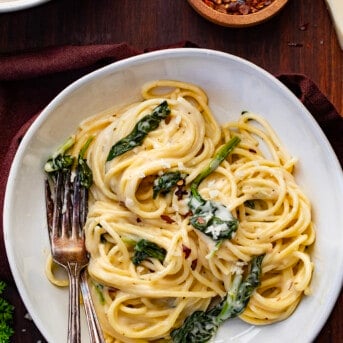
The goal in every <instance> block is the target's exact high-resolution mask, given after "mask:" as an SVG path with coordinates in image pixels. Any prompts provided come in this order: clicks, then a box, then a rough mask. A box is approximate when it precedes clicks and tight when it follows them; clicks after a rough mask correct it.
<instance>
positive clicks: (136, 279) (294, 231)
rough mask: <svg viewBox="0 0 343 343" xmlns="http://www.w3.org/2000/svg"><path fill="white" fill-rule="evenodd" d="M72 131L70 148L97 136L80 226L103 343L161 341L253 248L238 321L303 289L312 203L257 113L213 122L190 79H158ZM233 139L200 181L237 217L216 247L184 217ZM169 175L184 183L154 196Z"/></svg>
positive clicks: (260, 317)
mask: <svg viewBox="0 0 343 343" xmlns="http://www.w3.org/2000/svg"><path fill="white" fill-rule="evenodd" d="M164 100H167V102H168V105H169V108H170V115H169V116H168V117H167V118H166V119H165V120H162V121H161V122H160V124H159V125H158V127H157V128H156V129H154V130H153V131H151V132H149V133H148V134H147V136H146V137H145V139H144V141H143V143H142V144H140V145H139V146H136V147H134V148H133V149H131V150H129V151H127V152H125V153H124V154H122V155H120V156H117V157H115V158H114V159H112V160H110V161H107V156H108V152H109V150H110V148H111V146H112V145H113V144H114V143H116V142H118V141H119V140H120V139H122V138H123V137H125V136H126V135H128V134H129V133H130V132H131V131H132V130H133V128H134V126H135V124H136V123H137V122H138V121H139V120H140V119H142V118H143V117H144V116H146V115H147V114H149V113H151V111H152V110H153V109H154V108H155V107H156V106H158V105H159V104H161V103H162V102H163V101H164ZM75 136H76V144H75V145H74V147H73V154H75V155H77V154H78V151H79V150H80V148H81V147H82V145H83V144H84V143H85V142H86V141H87V139H88V138H89V137H94V139H93V140H92V142H91V145H90V147H89V148H88V150H87V161H88V164H89V166H90V168H91V169H92V172H93V180H94V183H93V186H92V187H91V197H90V200H89V213H88V218H87V223H86V227H85V230H86V244H87V249H88V251H89V253H90V257H91V258H90V264H89V266H88V272H89V275H90V284H91V288H92V292H93V297H94V300H95V303H96V308H97V313H98V315H99V318H100V321H101V325H102V328H103V330H104V333H105V336H106V341H107V342H128V343H129V342H151V341H168V340H170V333H171V331H172V330H173V329H175V328H177V327H180V326H181V325H182V323H183V322H184V320H185V319H186V318H187V317H188V316H189V315H190V314H192V313H193V312H194V311H196V310H203V311H204V310H206V309H208V308H209V307H211V305H212V304H213V301H214V300H215V299H218V298H221V297H224V296H225V294H226V293H227V290H228V289H229V287H230V284H231V282H232V280H233V276H234V275H235V274H237V273H244V270H245V266H246V265H247V264H248V263H249V262H250V261H251V259H252V257H253V256H256V255H262V254H265V257H264V259H263V264H262V277H261V284H260V286H259V287H258V288H257V289H256V290H255V291H254V292H253V295H252V296H251V298H250V301H249V303H248V306H247V308H246V309H245V311H244V312H243V313H242V314H241V315H240V318H241V319H242V320H244V321H246V322H249V323H252V324H270V323H273V322H277V321H280V320H283V319H285V318H287V317H288V316H289V315H290V314H291V313H292V312H293V311H294V310H295V308H296V306H297V305H298V303H299V301H300V300H301V298H302V296H303V294H308V293H309V292H310V288H309V287H310V281H311V276H312V272H313V264H312V261H311V258H310V254H309V251H308V248H309V247H310V246H311V245H312V244H313V242H314V240H315V231H314V226H313V223H312V218H311V205H310V202H309V200H308V199H307V198H306V196H305V195H304V194H303V192H302V191H301V190H300V188H299V186H298V185H297V184H296V182H295V179H294V176H293V170H294V166H295V163H296V160H295V159H294V158H292V157H291V156H290V155H289V154H288V153H287V151H286V150H285V149H284V148H283V146H282V144H281V143H280V141H279V139H278V137H277V135H276V134H275V133H274V131H273V129H272V128H271V127H270V125H269V124H268V123H267V122H266V121H265V120H264V119H263V118H262V117H261V116H259V115H256V114H254V113H251V112H245V113H242V114H241V115H239V118H237V120H236V121H232V122H229V123H226V124H224V125H219V124H218V123H217V121H216V120H215V119H214V116H213V115H212V113H211V111H210V108H209V106H208V99H207V95H206V94H205V93H204V91H202V90H201V89H200V88H199V87H197V86H195V85H192V84H189V83H184V82H178V81H169V80H159V81H153V82H150V83H148V84H146V85H144V87H143V88H142V100H141V101H140V102H137V103H134V104H131V105H129V106H127V107H125V108H122V109H120V110H109V111H106V112H104V113H101V114H99V115H96V116H94V117H91V118H89V119H87V120H85V121H84V122H82V123H81V124H80V126H79V128H78V130H77V132H76V133H75ZM233 136H237V137H239V138H240V143H239V144H238V146H236V147H235V149H234V150H233V151H232V153H231V154H230V155H229V156H228V157H227V158H226V159H225V160H224V161H223V162H222V163H221V164H220V165H219V166H218V167H217V169H216V170H215V171H214V172H213V173H211V174H210V175H209V176H208V177H206V179H205V180H204V181H202V182H201V184H200V186H199V192H200V193H201V196H202V197H203V198H205V199H212V200H214V201H217V202H218V203H221V204H223V205H224V206H225V207H226V208H227V209H229V210H230V211H231V213H232V215H233V216H234V217H235V218H237V219H238V221H239V226H238V229H237V231H236V233H235V235H234V236H233V238H232V239H224V240H222V241H221V242H220V244H216V242H215V241H213V240H212V239H211V238H209V237H208V236H206V235H204V234H203V233H202V232H200V231H198V230H197V229H195V228H194V227H193V226H192V225H191V224H190V219H189V216H190V209H189V206H188V201H189V185H190V184H191V182H192V181H193V180H194V179H195V178H196V176H197V175H198V174H199V172H200V171H201V170H202V169H203V168H204V167H206V165H208V163H209V161H211V158H212V157H213V155H214V154H215V152H216V151H218V149H219V147H220V146H221V145H222V144H223V143H224V142H226V141H228V140H229V139H230V138H231V137H233ZM168 171H179V172H180V173H181V174H182V175H185V178H184V183H183V182H181V183H176V185H174V186H175V187H174V188H172V190H171V191H170V192H165V193H166V194H159V195H157V196H154V195H153V185H154V181H155V180H156V178H158V176H160V175H162V174H163V173H165V172H168ZM142 239H144V240H146V241H149V242H153V243H155V244H158V246H159V247H161V248H162V249H164V251H165V252H166V254H165V257H164V259H163V260H158V259H156V258H148V259H145V260H144V261H143V262H141V263H140V264H139V265H135V264H134V263H133V261H132V257H133V254H134V249H135V244H136V242H137V241H138V240H142ZM49 266H50V267H49V268H51V263H50V264H49ZM49 277H50V279H51V280H52V281H53V282H54V281H55V280H54V276H53V274H52V273H50V274H49Z"/></svg>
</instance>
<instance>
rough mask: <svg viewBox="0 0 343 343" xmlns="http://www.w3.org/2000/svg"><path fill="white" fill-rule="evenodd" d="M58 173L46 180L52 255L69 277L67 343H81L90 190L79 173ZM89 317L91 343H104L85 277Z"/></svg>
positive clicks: (85, 297)
mask: <svg viewBox="0 0 343 343" xmlns="http://www.w3.org/2000/svg"><path fill="white" fill-rule="evenodd" d="M70 174H71V173H70V170H68V171H58V172H57V173H56V175H55V176H54V178H55V179H51V178H50V179H47V180H46V181H45V200H46V213H47V222H48V231H49V240H50V247H51V255H52V258H53V259H54V261H55V262H56V263H58V264H59V265H61V266H63V267H64V268H65V269H66V270H67V273H68V277H69V313H68V342H69V343H80V342H81V330H80V299H79V291H80V273H81V271H82V270H83V269H84V267H85V266H86V265H87V264H88V253H87V250H86V247H85V237H84V232H83V226H84V223H85V221H86V216H87V203H88V189H87V188H85V187H82V186H81V183H80V176H79V173H78V172H77V174H76V176H75V178H74V181H73V182H72V181H71V180H70ZM81 285H82V287H81V290H82V292H83V296H84V300H85V301H84V304H85V308H86V316H87V321H88V326H89V329H90V336H91V341H92V342H104V339H103V337H102V333H101V329H100V326H99V323H98V321H97V318H96V314H95V310H94V306H93V303H92V299H91V297H90V294H89V290H88V285H87V280H86V278H83V279H82V281H81Z"/></svg>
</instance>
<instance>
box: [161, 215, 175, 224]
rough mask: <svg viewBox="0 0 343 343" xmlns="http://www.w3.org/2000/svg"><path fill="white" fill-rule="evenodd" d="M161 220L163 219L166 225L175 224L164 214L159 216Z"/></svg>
mask: <svg viewBox="0 0 343 343" xmlns="http://www.w3.org/2000/svg"><path fill="white" fill-rule="evenodd" d="M161 219H163V220H164V221H165V222H166V223H168V224H172V223H175V220H174V219H172V218H170V217H169V216H167V215H166V214H161Z"/></svg>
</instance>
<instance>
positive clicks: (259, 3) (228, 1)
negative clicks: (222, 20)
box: [203, 0, 274, 15]
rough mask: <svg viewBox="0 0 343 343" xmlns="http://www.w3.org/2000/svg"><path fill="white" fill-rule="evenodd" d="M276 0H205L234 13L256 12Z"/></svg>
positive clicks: (209, 4)
mask: <svg viewBox="0 0 343 343" xmlns="http://www.w3.org/2000/svg"><path fill="white" fill-rule="evenodd" d="M273 1H274V0H203V2H204V3H205V4H206V5H207V6H209V7H211V8H213V9H214V10H216V11H218V12H221V13H226V14H233V15H247V14H250V13H256V12H258V11H260V10H262V9H264V8H265V7H267V6H269V5H270V4H271V3H272V2H273Z"/></svg>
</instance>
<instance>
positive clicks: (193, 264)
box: [191, 259, 198, 270]
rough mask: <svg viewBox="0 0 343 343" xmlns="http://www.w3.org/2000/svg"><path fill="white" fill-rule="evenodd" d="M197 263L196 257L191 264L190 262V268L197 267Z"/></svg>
mask: <svg viewBox="0 0 343 343" xmlns="http://www.w3.org/2000/svg"><path fill="white" fill-rule="evenodd" d="M197 264H198V260H197V259H195V260H193V261H192V264H191V268H192V270H194V269H195V268H196V267H197Z"/></svg>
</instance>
